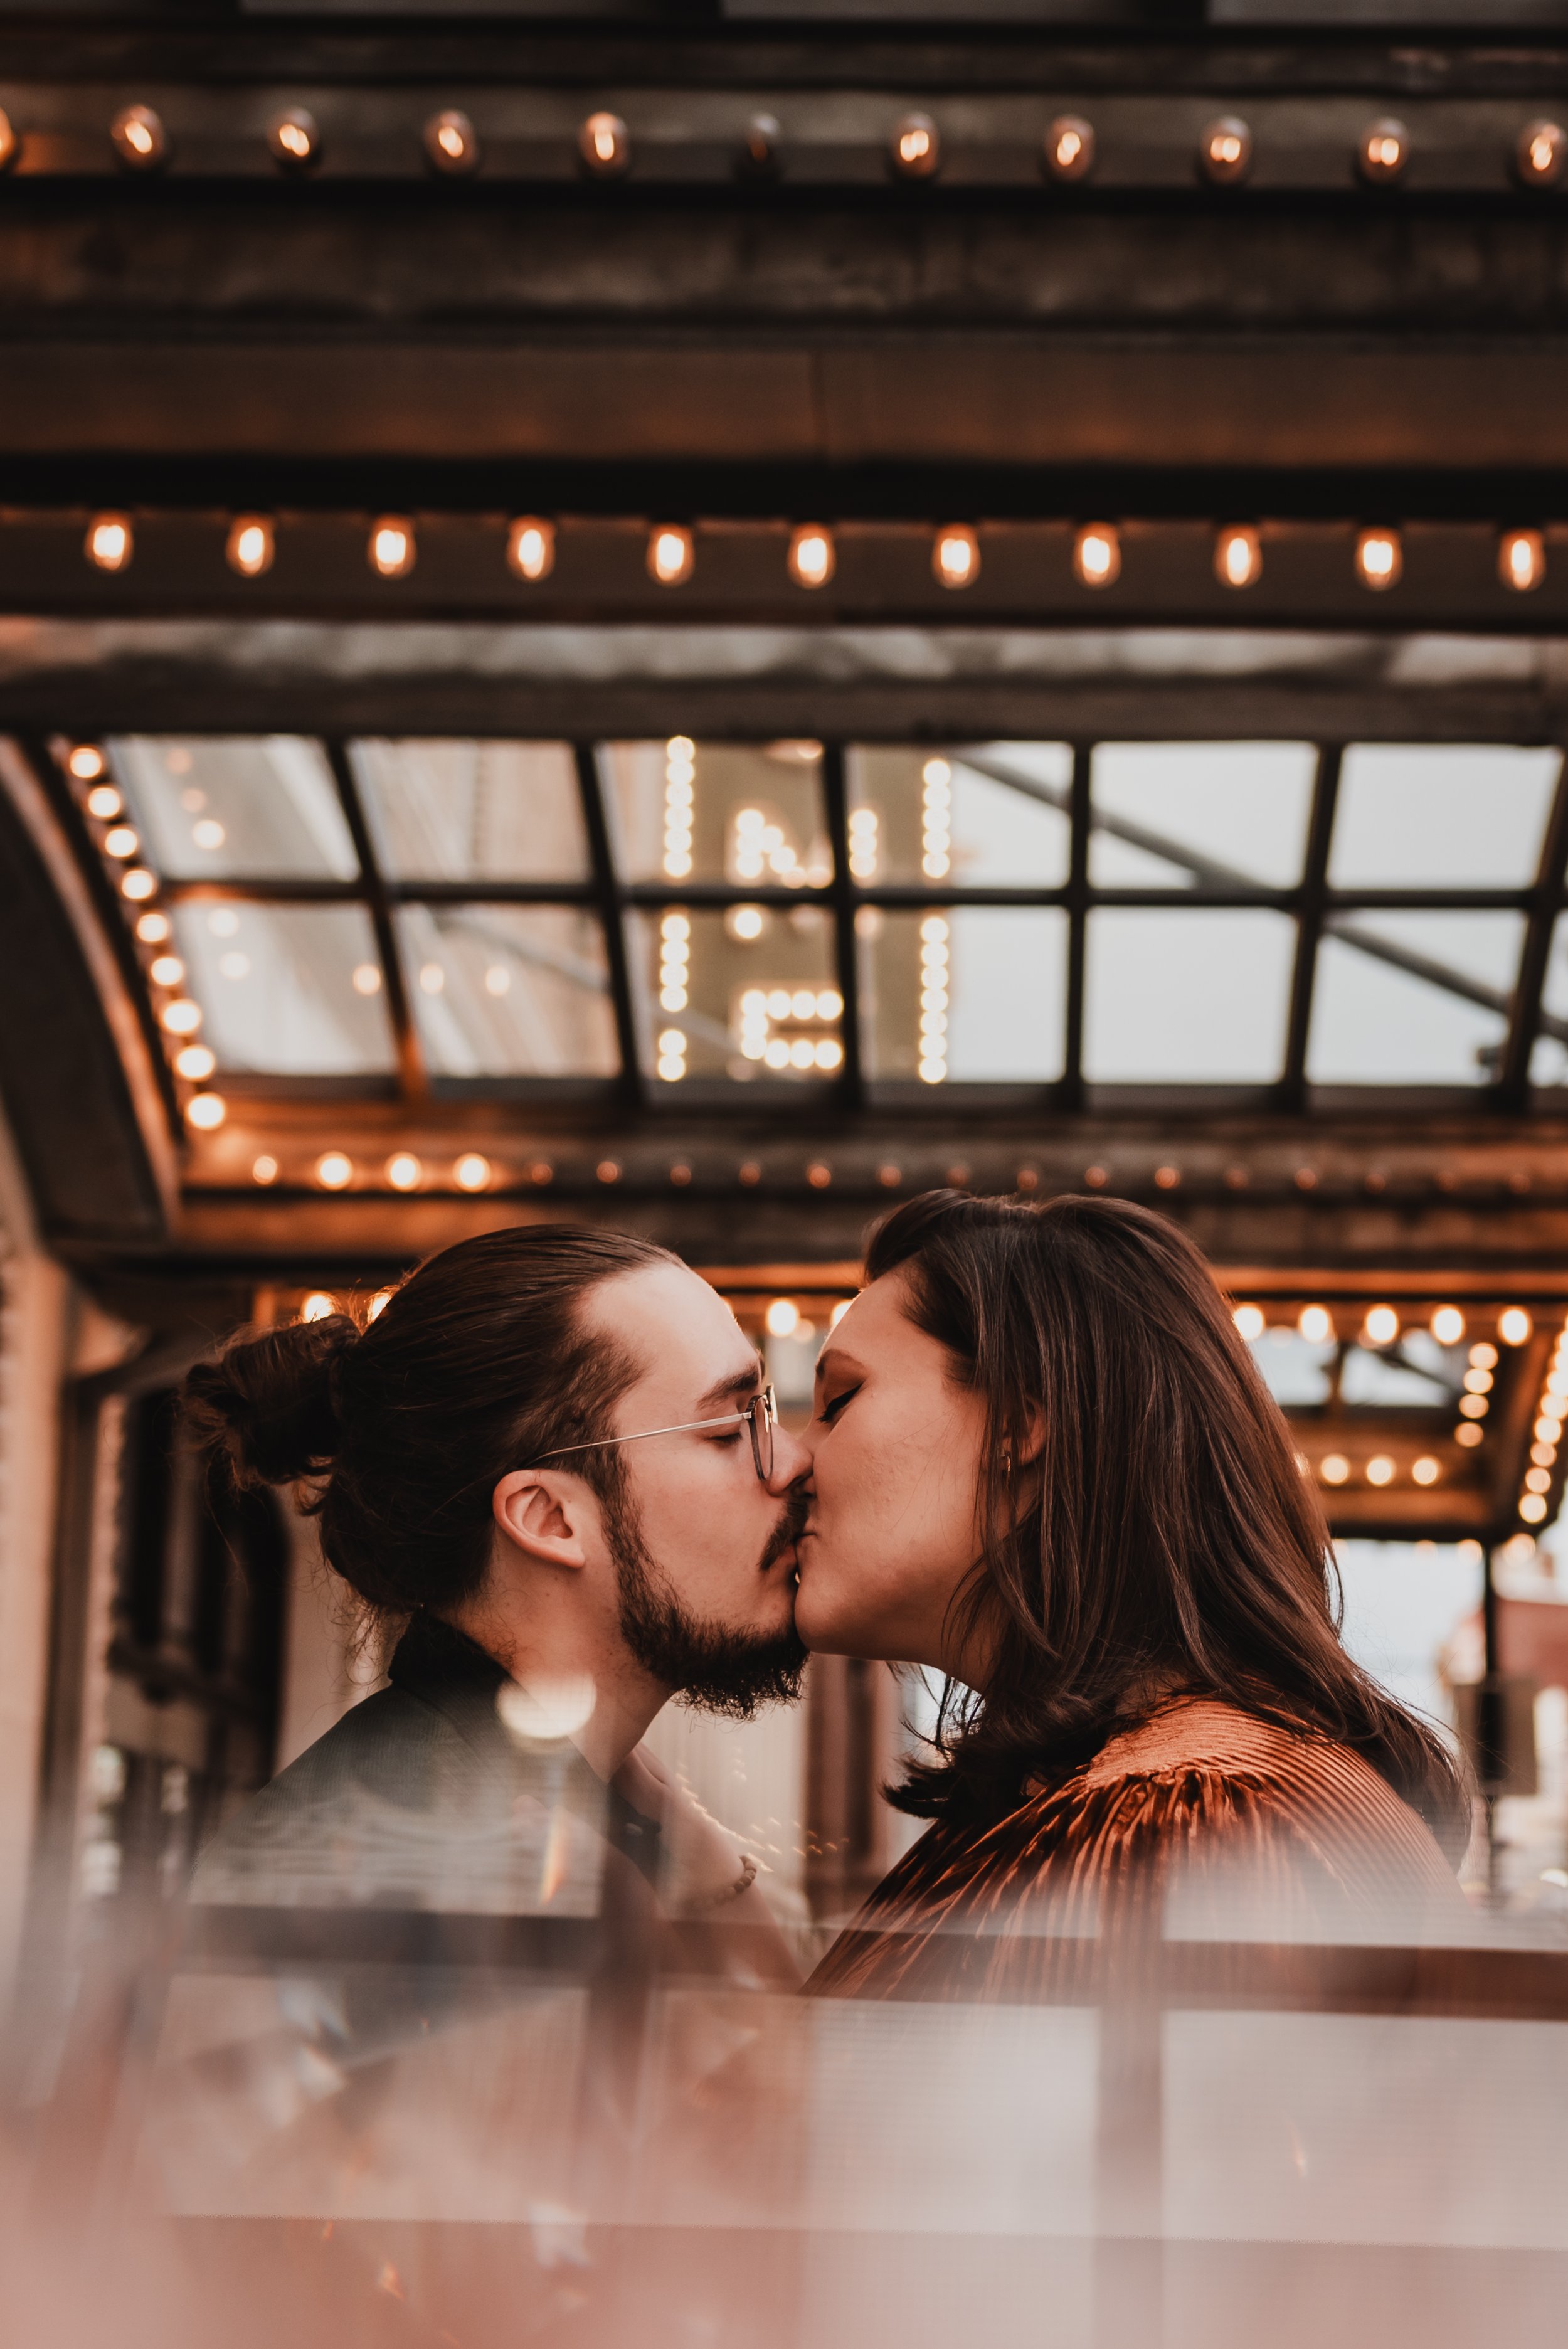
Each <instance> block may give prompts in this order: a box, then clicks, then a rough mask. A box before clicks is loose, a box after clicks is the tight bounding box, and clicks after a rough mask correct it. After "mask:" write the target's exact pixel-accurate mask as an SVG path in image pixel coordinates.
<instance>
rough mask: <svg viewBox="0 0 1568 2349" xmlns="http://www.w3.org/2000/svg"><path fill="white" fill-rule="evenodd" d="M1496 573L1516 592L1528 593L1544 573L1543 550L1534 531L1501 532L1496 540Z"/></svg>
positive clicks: (1540, 537) (1537, 533)
mask: <svg viewBox="0 0 1568 2349" xmlns="http://www.w3.org/2000/svg"><path fill="white" fill-rule="evenodd" d="M1497 575H1498V577H1499V578H1500V579H1501V582H1502V584H1503V585H1504V586H1505V587H1511V589H1512V590H1513V592H1514V594H1515V595H1529V594H1530V592H1531V590H1532V588H1534V587H1539V586H1540V585H1541V583H1542V580H1543V579H1544V578H1545V576H1546V549H1545V546H1544V544H1543V543H1542V536H1541V533H1540V532H1539V531H1538V530H1509V531H1504V533H1503V534H1502V536H1501V539H1500V540H1499V541H1498V547H1497Z"/></svg>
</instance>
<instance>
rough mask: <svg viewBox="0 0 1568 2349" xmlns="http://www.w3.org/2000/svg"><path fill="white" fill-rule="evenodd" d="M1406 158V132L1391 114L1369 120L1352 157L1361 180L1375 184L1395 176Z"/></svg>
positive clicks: (1407, 157)
mask: <svg viewBox="0 0 1568 2349" xmlns="http://www.w3.org/2000/svg"><path fill="white" fill-rule="evenodd" d="M1356 160H1357V167H1358V169H1359V171H1360V173H1361V176H1362V178H1363V179H1364V180H1369V181H1372V183H1373V184H1374V185H1375V186H1377V185H1382V184H1386V183H1387V181H1390V180H1397V179H1398V176H1399V174H1400V172H1401V171H1403V170H1404V168H1405V166H1406V164H1407V163H1408V161H1409V160H1410V134H1409V132H1408V130H1407V129H1406V128H1405V126H1404V124H1403V123H1402V122H1397V121H1396V120H1395V119H1394V118H1393V116H1392V115H1387V114H1386V115H1382V116H1380V117H1379V118H1378V119H1377V121H1376V122H1369V123H1368V124H1367V128H1366V129H1365V130H1364V131H1363V132H1362V134H1361V143H1360V145H1359V147H1358V148H1357V150H1356Z"/></svg>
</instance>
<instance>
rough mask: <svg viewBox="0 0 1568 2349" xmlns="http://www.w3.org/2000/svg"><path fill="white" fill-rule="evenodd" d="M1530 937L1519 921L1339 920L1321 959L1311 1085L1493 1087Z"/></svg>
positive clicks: (1459, 917)
mask: <svg viewBox="0 0 1568 2349" xmlns="http://www.w3.org/2000/svg"><path fill="white" fill-rule="evenodd" d="M1522 934H1523V925H1522V922H1521V920H1520V917H1519V916H1518V915H1517V914H1403V913H1365V914H1346V915H1344V916H1335V918H1334V920H1333V923H1332V926H1331V929H1330V932H1329V934H1327V935H1326V936H1325V937H1324V939H1323V941H1322V943H1321V945H1320V946H1319V947H1318V950H1317V978H1316V984H1315V988H1314V990H1313V1005H1312V1035H1311V1040H1310V1043H1309V1046H1308V1050H1307V1060H1306V1068H1307V1074H1308V1076H1309V1077H1310V1078H1311V1080H1312V1081H1313V1082H1314V1083H1315V1084H1329V1085H1369V1084H1377V1085H1480V1084H1485V1083H1487V1082H1488V1081H1490V1080H1491V1078H1492V1077H1494V1076H1495V1075H1496V1073H1497V1062H1498V1055H1499V1053H1500V1052H1501V1049H1502V1044H1503V1040H1504V1038H1505V1036H1506V1034H1507V1030H1508V1020H1507V1013H1506V1007H1507V1001H1508V996H1509V992H1510V989H1511V988H1512V986H1513V983H1514V978H1515V974H1516V972H1517V970H1518V968H1519V949H1520V942H1521V939H1522ZM1477 995H1480V997H1482V998H1483V1000H1482V1001H1480V1002H1477V1001H1476V1000H1475V997H1476V996H1477Z"/></svg>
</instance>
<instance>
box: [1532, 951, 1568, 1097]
mask: <svg viewBox="0 0 1568 2349" xmlns="http://www.w3.org/2000/svg"><path fill="white" fill-rule="evenodd" d="M1541 1026H1542V1033H1541V1034H1540V1035H1538V1036H1537V1037H1536V1040H1535V1044H1534V1048H1533V1050H1532V1052H1531V1056H1530V1081H1531V1082H1532V1084H1536V1085H1568V915H1564V916H1561V917H1560V918H1559V919H1558V921H1557V923H1556V925H1555V926H1554V927H1553V932H1552V950H1551V953H1550V954H1549V955H1548V957H1547V958H1546V984H1545V986H1544V987H1543V988H1542V991H1541ZM1553 1027H1556V1028H1558V1029H1560V1030H1562V1032H1561V1033H1560V1034H1558V1035H1553V1033H1552V1032H1551V1030H1552V1029H1553Z"/></svg>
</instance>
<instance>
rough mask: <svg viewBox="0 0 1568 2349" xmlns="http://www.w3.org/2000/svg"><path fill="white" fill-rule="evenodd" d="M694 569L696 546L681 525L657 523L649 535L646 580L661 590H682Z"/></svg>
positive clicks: (687, 531) (689, 534)
mask: <svg viewBox="0 0 1568 2349" xmlns="http://www.w3.org/2000/svg"><path fill="white" fill-rule="evenodd" d="M695 569H696V541H695V540H694V539H693V537H692V534H691V533H690V531H689V530H687V529H686V527H685V525H684V524H682V523H659V524H658V525H657V527H656V528H655V529H654V530H651V531H650V532H649V533H648V576H649V578H650V579H654V580H656V581H657V583H658V585H660V586H661V587H684V586H685V585H686V581H687V580H688V579H689V578H690V577H691V575H692V573H693V571H694V570H695Z"/></svg>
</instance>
